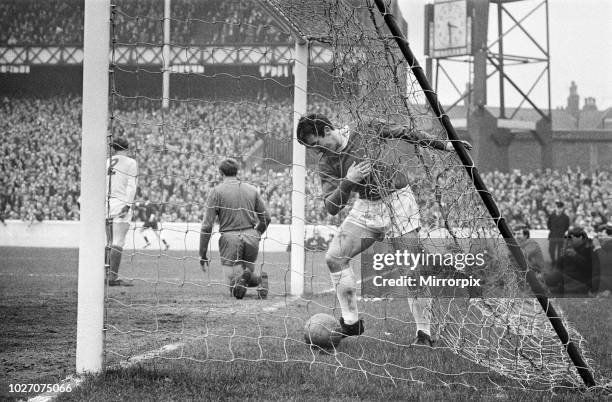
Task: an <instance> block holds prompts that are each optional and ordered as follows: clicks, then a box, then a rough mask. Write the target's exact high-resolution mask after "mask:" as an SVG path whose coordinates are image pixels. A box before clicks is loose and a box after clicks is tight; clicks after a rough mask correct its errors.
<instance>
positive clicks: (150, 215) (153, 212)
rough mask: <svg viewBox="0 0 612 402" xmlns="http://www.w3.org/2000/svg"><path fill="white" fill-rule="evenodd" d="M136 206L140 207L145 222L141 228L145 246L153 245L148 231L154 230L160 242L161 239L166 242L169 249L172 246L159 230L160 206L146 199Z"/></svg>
mask: <svg viewBox="0 0 612 402" xmlns="http://www.w3.org/2000/svg"><path fill="white" fill-rule="evenodd" d="M136 207H137V208H139V209H140V217H141V219H142V221H143V222H144V223H143V224H142V227H141V228H140V234H142V237H143V238H144V241H145V246H144V248H147V247H149V246H150V245H151V242H150V241H149V238H148V237H147V231H148V230H152V231H153V233H154V234H155V236H156V237H157V241H158V242H159V241H160V240H161V242H162V243H163V244H164V247H165V249H166V250H168V249H169V248H170V245H169V244H168V242H167V241H166V239H164V238H163V237H161V234H160V232H159V230H160V229H159V221H160V219H159V206H158V205H157V204H155V203H152V202H151V201H149V200H145V202H141V203H138V204H136Z"/></svg>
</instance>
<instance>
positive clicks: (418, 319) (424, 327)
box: [408, 297, 431, 335]
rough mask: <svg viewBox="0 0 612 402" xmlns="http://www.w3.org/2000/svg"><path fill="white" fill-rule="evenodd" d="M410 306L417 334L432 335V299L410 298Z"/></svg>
mask: <svg viewBox="0 0 612 402" xmlns="http://www.w3.org/2000/svg"><path fill="white" fill-rule="evenodd" d="M408 305H409V306H410V311H411V312H412V316H413V317H414V321H415V323H416V327H417V332H418V331H423V332H425V333H426V334H427V335H431V299H430V298H429V297H419V298H416V297H414V298H409V299H408Z"/></svg>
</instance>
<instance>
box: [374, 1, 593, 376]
mask: <svg viewBox="0 0 612 402" xmlns="http://www.w3.org/2000/svg"><path fill="white" fill-rule="evenodd" d="M374 2H375V3H376V6H377V7H378V10H379V11H380V13H381V14H382V15H383V18H384V20H385V23H386V24H387V27H388V28H389V31H390V32H391V35H393V37H394V39H395V41H396V42H397V45H398V47H399V49H400V51H401V52H402V54H403V55H404V57H405V58H406V61H407V62H408V65H409V66H410V69H411V71H412V73H413V74H414V76H415V78H416V80H417V81H418V83H419V85H420V86H421V88H422V89H423V92H424V93H425V97H426V98H427V102H428V103H429V105H430V106H431V108H432V110H433V112H434V113H435V115H436V118H437V119H438V121H439V122H440V124H441V125H442V126H443V127H444V130H446V133H447V135H448V138H449V140H451V142H452V144H453V147H454V148H455V151H456V152H457V155H458V156H459V159H460V160H461V162H462V163H463V165H464V166H465V169H466V170H467V173H468V175H469V176H470V178H471V180H472V182H473V183H474V187H475V188H476V190H477V191H478V194H479V195H480V198H481V199H482V201H483V203H484V204H485V206H486V208H487V210H488V211H489V214H490V215H491V217H492V218H493V221H494V222H495V224H496V225H497V228H498V229H499V232H500V233H501V235H502V236H503V237H504V239H505V241H506V243H507V245H508V248H509V250H510V252H511V253H512V256H513V257H514V258H515V259H516V261H517V263H518V264H519V266H520V267H521V269H523V270H525V272H526V278H527V282H528V283H529V286H530V287H531V290H532V292H533V293H534V295H535V297H536V298H537V300H538V302H539V303H540V306H541V307H542V309H543V310H544V312H545V313H546V316H547V317H548V320H549V321H550V323H551V325H552V327H553V328H554V330H555V332H556V334H557V336H558V337H559V339H560V341H561V343H562V344H563V345H564V346H565V348H566V350H567V353H568V355H569V357H570V359H571V360H572V362H573V363H574V365H575V366H576V369H577V371H578V374H579V375H580V377H581V378H582V380H583V381H584V384H585V385H586V386H587V387H592V386H594V385H595V379H594V378H593V373H592V372H591V370H590V369H589V367H588V366H587V364H586V362H585V361H584V359H583V357H582V354H581V353H580V349H579V348H578V346H576V344H575V343H574V342H573V341H572V340H571V339H570V337H569V334H568V332H567V328H565V325H564V324H563V321H562V320H561V317H560V316H559V315H558V314H557V312H556V311H555V308H554V307H553V305H552V303H551V302H550V300H549V299H548V297H547V296H546V290H545V289H544V287H543V286H542V284H541V283H540V282H539V281H538V279H537V277H536V275H535V273H534V272H533V271H532V270H530V269H529V267H528V264H527V261H526V260H525V256H524V255H523V252H522V251H521V249H520V247H519V246H518V243H517V242H516V239H515V238H514V234H513V233H512V231H511V230H510V228H509V227H508V224H507V223H506V220H505V219H504V218H503V217H502V216H501V214H500V212H499V209H498V208H497V204H496V203H495V201H494V200H493V196H492V195H491V192H490V191H489V190H488V189H487V187H486V185H485V184H484V181H483V180H482V177H481V176H480V173H479V172H478V169H477V168H476V166H475V165H474V162H473V161H472V158H471V156H470V154H468V152H467V150H466V149H465V147H464V146H463V144H462V143H461V142H460V141H459V136H458V135H457V132H456V131H455V128H454V127H453V125H452V124H451V122H450V118H449V117H448V115H447V114H446V113H445V112H444V109H443V108H442V105H441V104H440V102H439V101H438V96H437V95H436V93H435V92H434V90H433V88H432V87H431V85H430V84H429V81H428V80H427V77H426V76H425V73H424V72H423V69H422V68H421V66H420V65H419V62H418V61H417V59H416V57H414V54H413V53H412V50H411V49H410V46H409V45H408V41H407V40H406V38H405V37H404V35H403V33H402V32H401V30H400V29H399V26H398V25H397V22H396V21H395V17H393V13H392V12H391V11H390V10H389V9H388V8H387V7H386V6H385V3H384V0H374Z"/></svg>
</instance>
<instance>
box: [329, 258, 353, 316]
mask: <svg viewBox="0 0 612 402" xmlns="http://www.w3.org/2000/svg"><path fill="white" fill-rule="evenodd" d="M329 275H330V276H331V280H332V283H333V284H334V287H335V288H336V296H337V297H338V301H339V302H340V309H341V310H342V318H344V323H345V324H348V325H350V324H354V323H356V322H357V320H358V319H359V310H358V309H357V289H356V284H355V274H354V273H353V269H352V268H350V267H349V268H346V269H343V270H342V271H340V272H330V274H329Z"/></svg>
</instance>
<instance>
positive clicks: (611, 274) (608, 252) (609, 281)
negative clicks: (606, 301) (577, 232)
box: [593, 223, 612, 297]
mask: <svg viewBox="0 0 612 402" xmlns="http://www.w3.org/2000/svg"><path fill="white" fill-rule="evenodd" d="M593 250H594V251H595V257H596V258H594V259H593V275H594V282H595V287H594V291H595V292H598V295H599V296H603V297H608V296H610V294H612V224H609V223H604V224H601V225H599V227H598V228H597V235H596V237H595V238H594V239H593Z"/></svg>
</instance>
